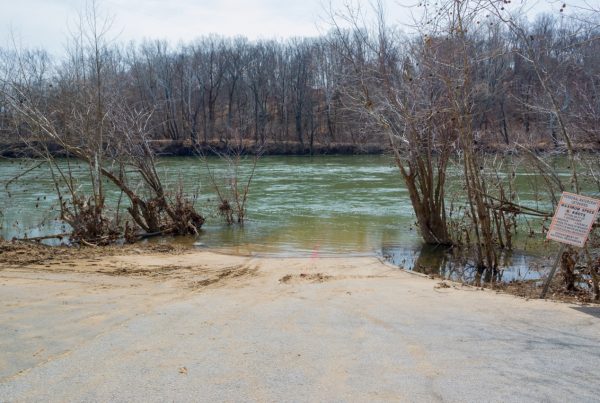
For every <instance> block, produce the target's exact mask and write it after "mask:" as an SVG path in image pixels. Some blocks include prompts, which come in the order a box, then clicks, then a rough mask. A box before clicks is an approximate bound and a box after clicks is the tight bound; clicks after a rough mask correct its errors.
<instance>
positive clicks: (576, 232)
mask: <svg viewBox="0 0 600 403" xmlns="http://www.w3.org/2000/svg"><path fill="white" fill-rule="evenodd" d="M598 210H600V200H597V199H592V198H591V197H586V196H580V195H577V194H574V193H568V192H563V194H562V196H561V198H560V202H559V203H558V207H557V208H556V211H555V212H554V217H552V224H550V230H548V236H547V237H546V238H548V239H552V240H554V241H558V242H562V243H566V244H569V245H574V246H579V247H581V248H582V247H583V246H584V245H585V242H586V241H587V238H588V235H589V234H590V231H591V230H592V226H593V225H594V222H595V221H596V216H597V215H598Z"/></svg>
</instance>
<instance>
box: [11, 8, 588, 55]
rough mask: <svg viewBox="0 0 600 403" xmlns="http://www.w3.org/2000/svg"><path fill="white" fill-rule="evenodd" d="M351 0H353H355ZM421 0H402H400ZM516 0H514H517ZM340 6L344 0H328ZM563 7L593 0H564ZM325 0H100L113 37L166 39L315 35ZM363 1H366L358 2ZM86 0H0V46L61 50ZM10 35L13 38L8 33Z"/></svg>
mask: <svg viewBox="0 0 600 403" xmlns="http://www.w3.org/2000/svg"><path fill="white" fill-rule="evenodd" d="M355 1H356V0H355ZM419 1H420V0H402V1H401V2H402V3H403V4H410V3H411V2H413V4H414V3H418V2H419ZM519 1H520V0H513V3H519ZM332 2H333V4H334V6H335V7H337V8H340V7H341V6H342V5H343V4H344V2H347V0H333V1H332ZM564 2H566V3H567V9H568V10H574V9H575V8H576V7H577V6H583V5H585V3H588V4H590V3H591V4H593V5H594V4H595V3H596V2H598V0H565V1H564ZM324 3H325V4H328V0H300V1H286V0H247V1H244V0H99V4H100V8H101V9H102V10H103V11H104V12H105V13H106V14H109V15H111V16H113V17H114V19H115V21H114V28H113V32H114V34H115V35H117V34H118V40H120V41H129V40H136V41H141V40H142V39H166V40H169V41H170V42H172V43H177V42H179V41H185V42H188V41H191V40H193V39H195V38H197V37H200V36H203V35H207V34H210V33H217V34H221V35H223V36H237V35H243V36H246V37H248V38H250V39H271V38H288V37H294V36H316V35H319V33H321V32H324V31H326V30H327V25H326V24H325V23H324V22H323V16H324V12H323V10H324V7H323V4H324ZM361 3H366V4H368V2H366V1H365V2H361ZM387 3H388V4H387V9H388V18H389V20H390V21H399V22H410V17H409V14H408V10H407V8H405V7H400V6H398V5H397V4H396V3H397V2H396V1H394V0H388V1H387ZM529 3H532V4H535V5H534V6H533V7H532V11H531V13H538V12H541V11H548V10H551V9H555V10H556V9H558V8H559V7H560V5H562V3H563V1H560V4H559V2H558V0H537V1H534V2H532V1H529ZM85 4H86V0H0V46H8V47H12V46H13V42H16V44H17V46H19V47H27V48H31V47H34V48H44V49H46V50H48V51H50V52H51V53H54V54H61V53H62V52H63V50H64V45H65V42H66V40H67V35H68V32H69V31H68V27H69V24H71V26H72V25H73V22H75V21H76V20H77V15H78V12H79V11H81V10H82V9H83V8H84V6H85ZM12 38H14V39H15V41H13V39H12Z"/></svg>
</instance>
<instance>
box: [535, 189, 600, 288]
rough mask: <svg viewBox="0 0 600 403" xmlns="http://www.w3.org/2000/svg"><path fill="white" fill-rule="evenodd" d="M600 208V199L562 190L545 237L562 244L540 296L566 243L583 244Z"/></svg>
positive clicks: (578, 245)
mask: <svg viewBox="0 0 600 403" xmlns="http://www.w3.org/2000/svg"><path fill="white" fill-rule="evenodd" d="M598 210H600V200H598V199H593V198H591V197H586V196H581V195H578V194H574V193H568V192H563V194H562V196H561V198H560V201H559V202H558V206H557V207H556V211H555V212H554V217H552V223H551V224H550V229H549V230H548V236H547V237H546V238H547V239H552V240H554V241H558V242H560V243H561V244H562V245H561V247H560V250H559V252H558V256H556V260H555V261H554V265H553V266H552V270H550V274H549V275H548V279H547V280H546V283H545V284H544V289H543V290H542V294H541V295H540V298H545V297H546V293H547V292H548V288H549V287H550V282H551V281H552V277H554V273H555V272H556V269H557V267H558V264H559V263H560V259H561V257H562V254H563V252H564V251H565V246H566V245H573V246H577V247H580V248H583V247H584V246H585V243H586V242H587V239H588V236H589V235H590V231H591V230H592V226H593V225H594V222H595V221H596V216H597V215H598Z"/></svg>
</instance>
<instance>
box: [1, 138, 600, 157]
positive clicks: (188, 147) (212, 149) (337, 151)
mask: <svg viewBox="0 0 600 403" xmlns="http://www.w3.org/2000/svg"><path fill="white" fill-rule="evenodd" d="M520 145H521V146H523V147H524V148H526V149H528V150H531V151H534V152H537V153H547V154H550V153H555V154H565V155H566V148H565V146H564V145H561V144H559V145H556V144H553V143H552V142H550V141H535V142H529V143H527V142H524V143H520ZM150 146H151V148H152V149H153V150H154V152H155V153H156V155H159V156H162V157H190V156H197V155H199V154H202V155H216V154H228V153H232V152H241V153H243V154H249V155H256V154H260V155H273V156H291V155H295V156H301V155H380V154H384V153H386V152H388V151H389V145H388V143H387V142H385V141H384V142H378V143H375V142H367V143H365V142H353V143H347V142H327V143H321V142H314V143H312V144H311V143H308V142H304V143H301V142H299V141H266V142H264V143H261V144H257V143H255V142H253V141H244V143H243V144H242V146H241V147H240V145H239V143H238V142H234V141H232V142H226V141H222V140H211V141H208V142H203V143H200V144H195V145H194V144H193V143H192V142H191V141H189V140H153V141H151V142H150ZM476 147H477V148H478V149H479V150H480V151H482V152H484V153H487V154H507V153H508V154H514V153H517V152H518V149H516V148H515V146H514V145H507V144H505V143H501V142H494V143H491V142H486V143H483V142H480V143H479V144H477V145H476ZM573 147H574V151H576V152H595V151H599V150H600V142H584V141H581V142H577V143H576V144H574V145H573ZM35 150H44V151H46V150H47V152H49V153H50V154H51V155H53V156H55V157H65V156H67V153H66V151H65V150H64V149H63V148H62V147H61V146H60V145H59V144H56V143H48V142H45V143H40V142H36V141H31V142H28V143H25V142H21V141H14V142H9V143H0V157H5V158H38V157H39V154H38V153H37V152H36V151H35Z"/></svg>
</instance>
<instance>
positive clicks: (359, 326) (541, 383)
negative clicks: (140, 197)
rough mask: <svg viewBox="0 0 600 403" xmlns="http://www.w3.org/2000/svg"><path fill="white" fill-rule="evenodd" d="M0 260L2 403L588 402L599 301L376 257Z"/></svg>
mask: <svg viewBox="0 0 600 403" xmlns="http://www.w3.org/2000/svg"><path fill="white" fill-rule="evenodd" d="M0 262H1V263H0V264H1V267H2V270H0V297H1V300H2V301H3V303H2V306H1V308H0V323H1V326H0V345H1V346H2V351H3V354H2V357H0V360H1V361H0V400H3V401H4V400H11V401H13V400H45V401H64V400H78V401H81V400H110V401H160V400H176V401H179V400H190V398H191V399H192V400H220V401H223V400H238V399H242V398H243V399H247V400H258V401H272V400H278V401H281V400H303V401H304V400H306V401H309V400H311V401H314V400H320V401H324V400H325V401H331V400H363V401H364V400H378V401H386V400H409V401H439V400H444V401H465V400H467V401H482V400H485V401H490V400H491V401H540V400H543V401H565V400H577V401H593V400H594V399H595V398H596V397H597V396H596V395H595V393H596V392H595V388H594V385H597V384H598V383H599V382H600V377H599V375H598V374H597V371H595V368H596V366H597V362H598V359H600V351H598V349H597V348H596V346H597V345H598V343H600V336H599V335H600V318H599V317H600V312H599V309H600V308H598V307H591V306H581V305H571V304H563V303H555V302H549V301H540V300H529V301H527V300H525V299H521V298H515V297H512V296H509V295H503V294H498V293H496V292H494V291H490V290H480V289H478V288H474V287H467V286H461V285H460V284H455V283H450V282H443V283H442V282H441V281H440V280H439V279H434V280H431V279H429V278H427V277H423V276H417V275H413V274H409V273H407V272H404V271H401V270H398V269H397V268H394V267H390V266H389V265H386V264H384V263H382V261H380V260H379V259H378V258H376V257H319V256H318V255H316V256H311V257H307V258H284V259H282V258H268V257H257V256H230V255H223V254H218V253H214V252H210V251H198V250H189V249H188V250H184V249H181V248H175V247H173V246H168V245H158V246H153V247H146V246H127V247H123V248H119V247H114V248H108V249H104V248H86V249H82V250H74V249H68V248H57V249H52V248H45V247H43V246H31V247H30V246H28V245H21V244H19V245H15V244H12V246H10V244H9V246H8V247H7V246H6V244H4V247H3V249H2V253H0ZM443 284H445V285H443ZM517 362H518V364H519V365H518V366H516V365H515V363H517ZM36 385H37V386H36Z"/></svg>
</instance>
